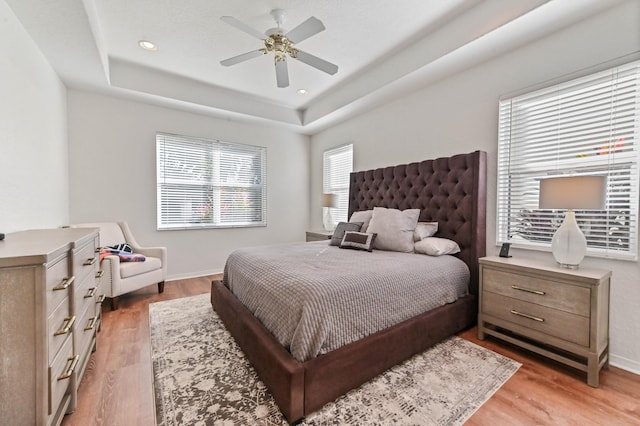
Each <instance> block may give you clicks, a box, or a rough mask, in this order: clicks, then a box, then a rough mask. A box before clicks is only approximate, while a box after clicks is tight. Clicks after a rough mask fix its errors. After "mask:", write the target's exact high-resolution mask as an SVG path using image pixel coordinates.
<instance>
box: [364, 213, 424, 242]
mask: <svg viewBox="0 0 640 426" xmlns="http://www.w3.org/2000/svg"><path fill="white" fill-rule="evenodd" d="M419 215H420V209H407V210H397V209H386V208H384V207H374V209H373V214H372V215H371V222H370V223H369V227H368V228H367V232H369V233H375V234H378V236H377V237H376V241H375V242H374V243H373V247H374V248H376V249H378V250H390V251H401V252H405V253H411V252H412V251H413V232H414V231H415V229H416V225H417V224H418V216H419Z"/></svg>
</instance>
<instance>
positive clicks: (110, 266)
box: [70, 222, 167, 310]
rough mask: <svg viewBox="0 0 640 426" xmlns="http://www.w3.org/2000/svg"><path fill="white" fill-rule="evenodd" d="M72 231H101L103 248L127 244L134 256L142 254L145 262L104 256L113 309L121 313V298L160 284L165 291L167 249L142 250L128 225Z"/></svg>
mask: <svg viewBox="0 0 640 426" xmlns="http://www.w3.org/2000/svg"><path fill="white" fill-rule="evenodd" d="M70 226H71V227H73V228H99V229H100V231H99V233H100V247H107V246H113V245H117V244H122V243H127V244H129V245H130V246H131V248H132V249H133V252H134V253H138V254H143V255H144V256H145V258H146V259H145V261H144V262H120V258H119V257H118V256H116V255H109V256H105V257H104V258H103V259H102V262H101V263H100V269H101V270H102V271H104V273H103V275H102V283H103V284H102V285H103V287H104V288H105V296H106V297H109V298H110V299H111V309H112V310H115V309H118V296H120V295H122V294H125V293H129V292H131V291H135V290H138V289H140V288H142V287H146V286H148V285H149V284H153V283H157V284H158V292H159V293H162V292H163V291H164V280H165V279H166V277H167V249H166V248H165V247H142V246H141V245H140V244H138V242H137V241H136V239H135V238H134V236H133V234H132V233H131V230H130V229H129V225H127V223H126V222H95V223H81V224H75V225H70Z"/></svg>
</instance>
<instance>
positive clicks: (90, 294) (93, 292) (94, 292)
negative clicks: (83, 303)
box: [84, 287, 96, 299]
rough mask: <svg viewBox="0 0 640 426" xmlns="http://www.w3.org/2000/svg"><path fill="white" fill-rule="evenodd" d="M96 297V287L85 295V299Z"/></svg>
mask: <svg viewBox="0 0 640 426" xmlns="http://www.w3.org/2000/svg"><path fill="white" fill-rule="evenodd" d="M95 295H96V288H95V287H91V288H90V289H89V291H88V292H87V294H85V295H84V298H85V299H89V298H90V297H93V296H95Z"/></svg>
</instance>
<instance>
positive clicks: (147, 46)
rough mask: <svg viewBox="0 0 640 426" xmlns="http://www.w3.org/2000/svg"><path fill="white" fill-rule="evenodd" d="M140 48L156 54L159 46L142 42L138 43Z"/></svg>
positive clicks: (149, 42) (150, 42)
mask: <svg viewBox="0 0 640 426" xmlns="http://www.w3.org/2000/svg"><path fill="white" fill-rule="evenodd" d="M138 46H140V47H142V48H143V49H144V50H149V51H151V52H155V51H156V50H158V46H156V44H155V43H154V42H152V41H149V40H140V41H139V42H138Z"/></svg>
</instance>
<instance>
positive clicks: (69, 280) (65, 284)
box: [53, 276, 76, 291]
mask: <svg viewBox="0 0 640 426" xmlns="http://www.w3.org/2000/svg"><path fill="white" fill-rule="evenodd" d="M75 280H76V277H73V276H72V277H71V278H65V279H63V280H62V282H61V283H60V284H58V285H57V286H55V287H54V288H53V291H58V290H66V289H68V288H69V286H70V285H71V284H73V282H74V281H75Z"/></svg>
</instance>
